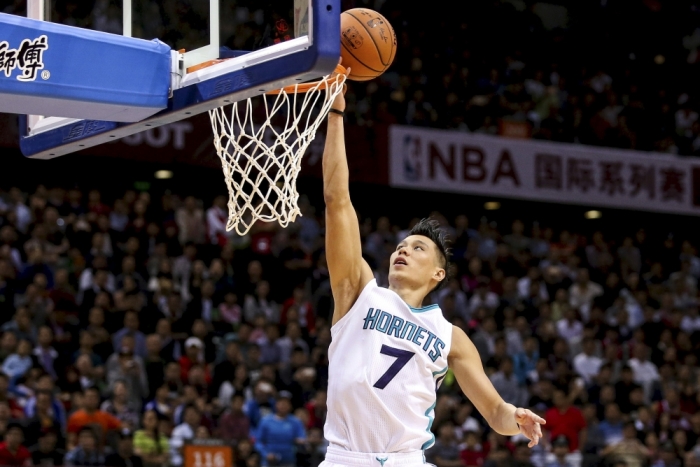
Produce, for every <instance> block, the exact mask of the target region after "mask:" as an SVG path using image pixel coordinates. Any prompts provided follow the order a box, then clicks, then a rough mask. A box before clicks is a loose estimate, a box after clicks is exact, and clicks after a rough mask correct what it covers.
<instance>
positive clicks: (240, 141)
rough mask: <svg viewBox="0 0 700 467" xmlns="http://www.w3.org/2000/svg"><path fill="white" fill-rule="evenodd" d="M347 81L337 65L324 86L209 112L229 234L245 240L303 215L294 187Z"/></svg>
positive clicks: (278, 93)
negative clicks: (258, 229) (254, 230)
mask: <svg viewBox="0 0 700 467" xmlns="http://www.w3.org/2000/svg"><path fill="white" fill-rule="evenodd" d="M345 80H346V70H345V68H343V67H342V66H341V65H338V66H337V67H336V70H335V72H334V73H332V74H330V75H328V76H325V77H324V78H322V79H321V80H320V81H316V82H313V83H303V84H295V85H292V86H287V87H285V88H282V89H280V90H278V91H271V92H268V93H266V94H263V95H262V96H256V97H252V98H249V99H245V100H242V101H240V102H235V103H233V104H232V105H231V106H230V107H229V106H224V107H219V108H217V109H214V110H210V111H209V117H210V119H211V126H212V130H213V132H214V147H215V148H216V153H217V154H218V156H219V158H220V159H221V164H222V167H223V170H224V178H225V180H226V185H227V187H228V193H229V200H228V211H229V218H228V223H227V224H226V230H228V231H231V230H235V231H236V232H237V233H238V234H239V235H245V234H246V233H248V231H249V230H250V228H251V227H252V226H253V225H254V224H255V223H256V222H257V221H258V220H261V221H264V222H272V221H275V220H276V221H278V222H279V224H280V225H281V226H282V227H287V226H288V225H289V223H290V222H294V220H295V219H296V218H297V216H299V215H300V214H301V213H300V212H299V206H298V204H297V202H298V199H299V193H297V188H296V181H297V176H298V175H299V171H300V170H301V159H302V156H303V155H304V152H305V151H306V149H307V148H308V147H309V144H310V143H311V141H313V139H314V138H315V137H316V131H317V130H318V127H319V126H320V125H321V122H323V120H324V119H325V118H326V115H328V111H329V110H330V108H331V105H332V104H333V101H334V100H335V98H336V96H337V95H338V94H340V93H341V92H343V87H344V85H345ZM256 101H257V102H256ZM260 101H262V105H260ZM261 107H262V108H263V109H264V112H265V117H266V119H265V120H264V121H263V122H262V123H260V124H257V123H256V122H255V121H254V112H255V111H260V108H261ZM258 120H262V115H261V116H260V118H258Z"/></svg>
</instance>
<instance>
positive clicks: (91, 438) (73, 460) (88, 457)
mask: <svg viewBox="0 0 700 467" xmlns="http://www.w3.org/2000/svg"><path fill="white" fill-rule="evenodd" d="M77 440H78V442H77V445H76V446H75V447H74V448H73V449H71V450H70V451H68V453H67V454H66V465H67V466H70V467H101V466H104V465H105V457H104V455H103V454H102V452H101V451H102V448H101V446H100V442H99V440H98V437H97V434H96V433H95V432H94V431H93V430H92V428H90V427H89V426H83V427H81V428H80V429H79V431H78V436H77Z"/></svg>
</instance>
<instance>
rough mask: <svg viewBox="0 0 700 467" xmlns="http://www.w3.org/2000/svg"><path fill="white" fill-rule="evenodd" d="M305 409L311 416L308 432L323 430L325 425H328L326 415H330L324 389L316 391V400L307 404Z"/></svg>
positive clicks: (307, 426)
mask: <svg viewBox="0 0 700 467" xmlns="http://www.w3.org/2000/svg"><path fill="white" fill-rule="evenodd" d="M305 408H306V412H307V413H308V414H309V417H308V418H309V420H308V422H307V424H306V428H307V429H308V430H310V429H311V428H320V429H323V425H324V424H325V423H326V415H328V407H327V406H326V391H324V390H323V389H319V390H318V391H316V394H315V395H314V398H313V399H312V400H310V401H309V402H307V403H306V406H305Z"/></svg>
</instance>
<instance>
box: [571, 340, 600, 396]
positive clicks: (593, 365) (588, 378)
mask: <svg viewBox="0 0 700 467" xmlns="http://www.w3.org/2000/svg"><path fill="white" fill-rule="evenodd" d="M581 346H582V352H581V353H580V354H578V355H576V356H575V357H574V371H575V372H576V373H577V374H578V375H579V376H581V377H582V378H583V380H584V381H585V382H586V384H591V383H592V382H593V378H595V376H596V375H598V372H599V371H600V367H601V365H602V364H603V359H602V358H600V357H598V356H596V355H594V352H595V341H594V340H593V339H591V338H590V337H584V338H583V340H582V341H581Z"/></svg>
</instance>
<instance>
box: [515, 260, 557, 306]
mask: <svg viewBox="0 0 700 467" xmlns="http://www.w3.org/2000/svg"><path fill="white" fill-rule="evenodd" d="M533 282H537V283H539V290H540V292H539V298H540V300H543V301H546V302H549V292H547V286H545V284H544V282H543V281H542V272H541V271H540V269H539V268H538V267H534V266H533V267H531V268H530V269H528V270H527V275H526V276H525V277H521V278H520V279H518V285H517V287H518V297H520V298H521V299H526V298H529V297H530V290H531V289H530V284H532V283H533Z"/></svg>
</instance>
